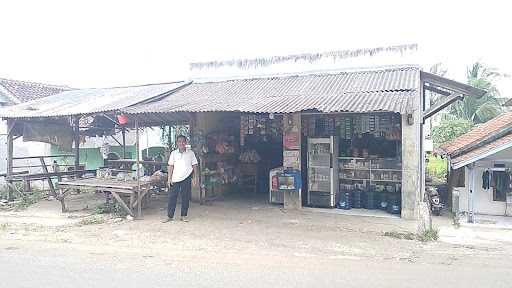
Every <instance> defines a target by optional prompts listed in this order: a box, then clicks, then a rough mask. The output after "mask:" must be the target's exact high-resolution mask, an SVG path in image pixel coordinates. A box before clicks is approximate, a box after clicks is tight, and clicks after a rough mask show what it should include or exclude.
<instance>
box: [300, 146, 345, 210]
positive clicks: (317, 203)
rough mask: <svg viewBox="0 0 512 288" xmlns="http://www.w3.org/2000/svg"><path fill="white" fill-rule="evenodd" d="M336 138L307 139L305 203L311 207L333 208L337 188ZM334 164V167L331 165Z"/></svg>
mask: <svg viewBox="0 0 512 288" xmlns="http://www.w3.org/2000/svg"><path fill="white" fill-rule="evenodd" d="M337 151H338V148H337V144H336V137H334V136H331V137H325V138H309V139H308V193H307V203H308V205H309V206H313V207H334V205H335V203H336V192H337V188H338V170H337V168H338V165H337V161H336V163H334V162H335V160H337ZM333 164H335V165H333Z"/></svg>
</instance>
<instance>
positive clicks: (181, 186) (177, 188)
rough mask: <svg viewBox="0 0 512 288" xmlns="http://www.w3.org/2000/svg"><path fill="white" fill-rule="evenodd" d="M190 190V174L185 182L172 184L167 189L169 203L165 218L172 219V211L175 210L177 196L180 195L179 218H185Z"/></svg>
mask: <svg viewBox="0 0 512 288" xmlns="http://www.w3.org/2000/svg"><path fill="white" fill-rule="evenodd" d="M191 188H192V174H190V175H189V176H188V177H187V178H186V179H185V180H183V181H180V182H176V183H173V184H172V186H171V187H169V189H170V192H169V203H168V204H167V216H169V218H173V217H174V211H175V210H176V202H177V200H178V194H180V195H181V216H187V214H188V206H189V202H190V193H191V192H190V190H191Z"/></svg>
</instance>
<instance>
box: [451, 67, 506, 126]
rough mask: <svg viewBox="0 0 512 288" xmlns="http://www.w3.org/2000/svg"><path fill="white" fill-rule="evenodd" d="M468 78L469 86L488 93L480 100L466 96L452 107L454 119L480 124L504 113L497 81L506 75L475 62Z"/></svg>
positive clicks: (468, 72)
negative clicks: (496, 84)
mask: <svg viewBox="0 0 512 288" xmlns="http://www.w3.org/2000/svg"><path fill="white" fill-rule="evenodd" d="M466 76H467V83H468V84H469V85H471V86H473V87H477V88H480V89H483V90H486V91H487V93H486V94H485V95H484V96H482V97H480V98H477V97H475V96H466V97H464V100H462V101H459V102H457V103H455V104H454V105H452V109H451V112H452V114H451V115H452V119H453V118H458V119H465V120H468V121H471V122H473V123H475V124H479V123H484V122H487V121H488V120H490V119H492V118H494V117H496V116H498V115H499V114H500V113H501V112H503V108H502V106H501V103H500V101H499V96H500V94H499V91H498V89H497V88H496V86H495V81H496V80H498V79H500V78H502V77H504V76H506V75H504V74H502V73H500V72H498V70H497V69H495V68H491V67H487V66H486V65H485V64H483V63H481V62H475V63H474V64H473V65H471V66H470V67H468V68H467V73H466Z"/></svg>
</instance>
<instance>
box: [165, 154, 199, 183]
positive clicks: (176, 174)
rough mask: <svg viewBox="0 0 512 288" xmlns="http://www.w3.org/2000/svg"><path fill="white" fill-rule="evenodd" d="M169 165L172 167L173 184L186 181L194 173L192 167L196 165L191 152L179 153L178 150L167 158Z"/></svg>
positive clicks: (195, 159) (194, 156)
mask: <svg viewBox="0 0 512 288" xmlns="http://www.w3.org/2000/svg"><path fill="white" fill-rule="evenodd" d="M169 165H172V166H174V169H173V171H172V179H171V181H172V182H173V183H176V182H181V181H183V180H185V179H187V177H188V176H190V174H192V172H193V171H194V168H193V167H192V166H193V165H197V158H196V154H195V153H194V151H192V150H188V149H187V150H185V151H184V152H180V150H179V149H176V150H174V151H172V152H171V156H169Z"/></svg>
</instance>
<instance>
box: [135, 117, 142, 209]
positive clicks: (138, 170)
mask: <svg viewBox="0 0 512 288" xmlns="http://www.w3.org/2000/svg"><path fill="white" fill-rule="evenodd" d="M135 135H136V136H135V138H136V140H135V151H136V152H135V153H136V155H137V156H136V157H137V159H136V163H137V199H139V201H138V202H137V218H140V217H141V216H142V204H141V202H142V199H141V198H140V151H139V147H140V146H139V119H138V118H135Z"/></svg>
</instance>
